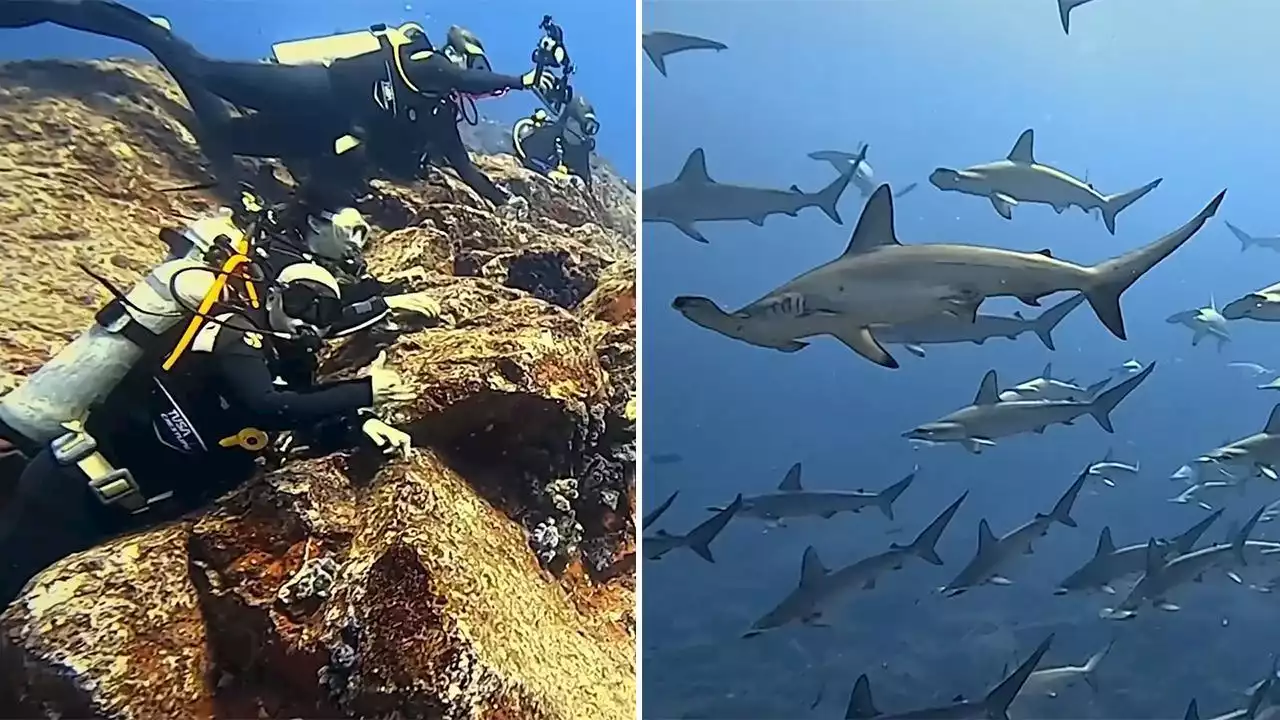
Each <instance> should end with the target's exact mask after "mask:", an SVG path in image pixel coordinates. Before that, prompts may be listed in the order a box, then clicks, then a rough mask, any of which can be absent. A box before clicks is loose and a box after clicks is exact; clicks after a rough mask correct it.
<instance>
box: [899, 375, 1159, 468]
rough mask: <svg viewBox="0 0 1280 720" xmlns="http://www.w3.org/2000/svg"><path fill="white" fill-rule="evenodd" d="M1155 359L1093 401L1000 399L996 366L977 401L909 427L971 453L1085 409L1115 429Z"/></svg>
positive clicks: (913, 435) (1069, 419) (914, 435)
mask: <svg viewBox="0 0 1280 720" xmlns="http://www.w3.org/2000/svg"><path fill="white" fill-rule="evenodd" d="M1155 366H1156V364H1155V363H1154V362H1153V363H1151V364H1150V365H1147V367H1146V368H1144V369H1143V371H1142V372H1140V373H1138V374H1137V375H1134V376H1133V377H1130V378H1127V379H1125V380H1123V381H1121V382H1119V383H1117V384H1116V385H1115V386H1114V387H1112V388H1110V389H1108V390H1104V391H1103V392H1101V393H1099V394H1098V396H1097V397H1095V398H1093V399H1092V400H1090V401H1088V402H1077V401H1071V400H1013V401H1009V402H1001V401H1000V393H999V390H998V388H997V385H996V372H995V370H989V371H987V374H986V375H985V376H983V378H982V384H981V385H980V386H979V387H978V393H977V395H976V396H975V397H974V399H973V403H972V404H971V405H968V406H966V407H963V408H960V409H959V410H956V411H955V412H952V413H950V414H948V415H945V416H943V417H941V418H939V419H938V420H935V421H933V422H931V423H925V424H924V425H919V426H917V427H915V428H913V429H911V430H908V431H907V432H905V433H903V436H904V437H907V438H910V439H913V440H928V441H930V442H934V443H943V442H952V443H959V444H961V445H963V446H964V447H965V449H966V450H968V451H969V452H971V453H974V454H977V453H980V452H982V448H984V447H990V446H993V445H995V441H996V440H997V439H999V438H1002V437H1009V436H1011V435H1020V434H1022V433H1029V432H1035V433H1042V432H1044V431H1045V429H1046V428H1047V427H1048V426H1050V425H1058V424H1063V425H1070V424H1072V423H1073V422H1074V421H1075V420H1076V419H1077V418H1079V417H1080V416H1082V415H1089V416H1090V417H1092V418H1093V419H1094V420H1095V421H1097V423H1098V426H1099V427H1101V428H1102V429H1103V430H1105V431H1107V432H1109V433H1113V432H1115V428H1114V427H1112V425H1111V412H1112V411H1113V410H1115V408H1116V406H1117V405H1119V404H1120V402H1121V401H1122V400H1124V399H1125V398H1126V397H1127V396H1128V395H1129V393H1131V392H1133V391H1134V390H1135V389H1136V388H1137V387H1138V386H1139V385H1141V384H1142V381H1144V380H1146V379H1147V376H1148V375H1150V374H1151V372H1152V370H1154V369H1155Z"/></svg>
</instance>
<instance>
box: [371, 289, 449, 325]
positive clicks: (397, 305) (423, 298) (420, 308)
mask: <svg viewBox="0 0 1280 720" xmlns="http://www.w3.org/2000/svg"><path fill="white" fill-rule="evenodd" d="M383 301H384V302H386V303H387V307H389V308H391V309H392V310H399V311H401V312H406V313H413V314H415V315H421V316H423V317H425V318H427V319H428V320H434V319H436V318H438V317H440V303H439V302H438V301H437V300H436V299H435V298H433V297H431V295H430V294H428V293H425V292H413V293H405V294H404V295H392V296H391V297H386V298H383Z"/></svg>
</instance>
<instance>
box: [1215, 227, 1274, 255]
mask: <svg viewBox="0 0 1280 720" xmlns="http://www.w3.org/2000/svg"><path fill="white" fill-rule="evenodd" d="M1225 224H1226V226H1227V229H1228V230H1230V231H1231V234H1232V235H1235V236H1236V239H1237V240H1239V241H1240V252H1244V251H1245V250H1248V249H1249V248H1251V247H1255V246H1256V247H1260V248H1266V249H1268V250H1274V251H1276V252H1280V235H1250V234H1249V233H1247V232H1245V231H1243V230H1241V229H1240V228H1238V227H1236V226H1235V225H1232V224H1231V223H1225Z"/></svg>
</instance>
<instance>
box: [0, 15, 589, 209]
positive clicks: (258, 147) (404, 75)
mask: <svg viewBox="0 0 1280 720" xmlns="http://www.w3.org/2000/svg"><path fill="white" fill-rule="evenodd" d="M46 22H47V23H54V24H57V25H61V26H63V27H68V28H73V29H77V30H83V31H86V32H91V33H95V34H98V35H105V36H109V37H114V38H118V39H121V40H124V41H127V42H130V43H133V44H135V45H139V46H141V47H143V48H145V49H147V50H148V51H150V52H151V54H152V55H154V56H155V57H156V59H157V60H158V61H159V62H160V64H161V65H163V66H164V68H165V69H166V70H167V71H168V72H169V73H170V74H171V75H172V76H173V77H174V79H175V80H176V81H177V83H178V85H179V87H180V88H181V89H182V91H183V93H184V94H185V95H186V96H187V100H188V102H189V103H190V104H191V106H192V109H193V111H194V115H195V117H196V120H197V125H198V127H197V128H195V130H196V135H197V138H198V139H199V141H200V146H201V149H202V150H203V151H204V154H205V155H206V156H207V157H208V158H209V159H210V161H211V162H212V163H213V164H214V168H215V174H216V175H217V178H218V182H219V183H220V184H221V186H222V189H224V190H231V189H232V188H233V187H234V183H235V182H236V179H235V177H234V175H235V171H234V164H233V159H232V156H234V155H244V156H252V157H277V158H280V159H281V160H282V161H284V162H285V163H286V164H290V163H292V164H293V166H294V167H299V168H302V169H304V170H305V172H303V173H301V174H300V177H305V178H307V182H306V186H307V193H308V195H309V199H310V200H311V201H312V202H315V203H316V204H319V205H321V206H324V207H327V208H330V209H335V210H336V209H339V208H341V207H343V206H347V205H350V204H352V202H353V197H354V195H355V194H356V193H358V192H359V190H360V189H362V188H363V186H364V180H365V177H364V172H363V170H364V169H365V168H366V167H368V166H373V167H374V168H376V169H378V170H380V171H382V172H384V173H386V174H387V175H388V176H389V177H390V179H393V180H399V181H407V180H412V179H416V178H417V177H418V176H419V174H420V173H421V171H422V165H423V163H424V161H437V162H438V161H444V162H446V163H447V164H448V165H450V166H452V167H453V168H454V170H456V171H457V173H458V175H459V177H461V178H462V180H463V181H464V182H466V183H467V185H469V186H471V187H472V188H473V189H475V191H476V192H477V193H479V194H480V195H481V196H482V197H484V198H485V199H486V200H488V201H490V202H492V203H494V204H495V205H497V206H500V207H501V206H507V205H509V204H510V203H513V202H514V203H516V204H517V205H525V204H527V203H526V202H524V201H523V199H522V198H521V199H519V200H516V199H515V198H516V196H513V195H511V194H510V193H508V192H507V191H505V190H503V189H500V188H498V187H497V186H496V185H494V183H493V182H492V181H491V180H490V179H489V178H488V177H486V176H485V175H484V174H483V173H482V172H480V170H479V169H478V168H476V167H475V165H474V164H473V163H472V162H471V159H470V157H469V156H468V154H467V152H466V148H465V147H464V145H463V143H462V138H461V135H460V133H459V130H458V126H457V122H458V119H459V117H460V115H461V114H462V103H463V102H464V101H466V100H474V98H481V97H497V96H500V95H502V94H505V93H506V92H507V91H509V90H533V91H535V93H537V94H538V95H539V97H543V96H547V95H554V94H556V93H557V92H558V88H557V85H558V83H559V82H560V81H559V80H558V79H557V78H556V76H555V75H554V73H552V72H551V71H550V70H549V69H548V68H549V67H551V66H549V65H547V64H544V63H543V62H538V63H536V65H535V67H534V69H532V70H530V71H529V72H526V73H524V74H523V75H520V76H513V75H501V74H498V73H494V72H492V70H491V69H490V66H489V62H488V59H487V58H486V56H485V51H484V46H483V44H482V43H481V42H480V40H479V38H477V37H476V36H475V35H474V34H473V33H471V32H469V31H468V30H466V29H464V28H461V27H457V26H454V27H451V28H450V29H449V31H448V36H447V41H446V43H445V45H444V46H443V47H442V48H440V49H438V50H437V49H436V48H434V47H433V46H432V44H431V42H430V41H429V40H428V38H427V35H426V32H425V31H423V29H422V28H421V27H420V26H418V25H416V24H414V23H407V24H405V25H402V26H400V27H398V28H389V27H387V26H385V25H374V26H373V27H371V28H370V29H369V30H368V31H361V32H357V33H346V34H343V35H337V36H332V37H329V38H313V39H308V40H299V41H293V42H289V43H279V44H277V45H276V46H275V47H274V48H273V51H274V53H275V62H265V63H264V62H245V61H232V60H215V59H212V58H209V57H207V56H205V55H204V54H202V53H201V52H199V51H198V50H196V49H195V48H194V47H193V46H192V45H190V44H189V43H187V42H186V41H184V40H182V39H180V38H179V37H177V36H176V35H174V34H173V33H172V32H170V30H169V29H168V26H167V25H168V24H167V22H166V23H164V24H162V23H160V22H158V21H156V20H153V19H151V18H149V17H147V16H146V15H143V14H141V13H138V12H135V11H133V10H131V9H129V8H127V7H125V6H123V5H120V4H119V3H116V2H114V1H113V0H5V2H0V27H9V28H18V27H28V26H31V25H37V24H40V23H46ZM538 52H541V53H543V55H544V56H546V57H548V58H550V60H551V61H552V62H554V61H555V60H556V59H557V58H566V59H567V55H566V54H565V51H564V48H563V47H562V46H558V45H556V43H555V41H554V40H549V39H548V38H543V40H542V42H541V43H540V46H539V51H538ZM535 55H536V53H535ZM228 104H229V105H231V106H235V107H236V108H238V109H240V110H242V111H243V110H248V111H251V112H250V113H249V114H244V113H242V114H241V115H240V116H233V115H232V113H231V111H230V108H228Z"/></svg>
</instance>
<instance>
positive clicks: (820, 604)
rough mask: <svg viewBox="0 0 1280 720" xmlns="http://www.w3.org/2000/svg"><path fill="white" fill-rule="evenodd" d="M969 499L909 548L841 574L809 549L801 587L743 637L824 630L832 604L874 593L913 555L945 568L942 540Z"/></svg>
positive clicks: (899, 548)
mask: <svg viewBox="0 0 1280 720" xmlns="http://www.w3.org/2000/svg"><path fill="white" fill-rule="evenodd" d="M968 496H969V493H968V492H966V493H964V494H963V495H961V496H960V498H959V499H957V500H956V501H955V502H953V503H951V505H949V506H948V507H947V509H946V510H943V511H942V513H941V514H940V515H938V517H937V518H935V519H934V521H933V522H931V523H929V525H928V527H926V528H925V529H924V530H922V531H921V532H920V534H919V535H918V536H917V537H916V539H915V540H913V541H911V543H909V544H907V545H899V544H898V543H890V544H889V549H888V550H886V551H885V552H882V553H879V554H878V555H872V556H871V557H868V558H864V559H862V560H859V561H858V562H856V563H853V564H852V565H848V566H845V567H842V568H840V569H839V570H828V569H827V568H826V567H825V566H824V565H823V564H822V560H821V559H820V558H819V557H818V551H817V550H815V549H814V547H813V546H812V545H810V546H809V547H807V548H805V551H804V557H803V558H802V559H801V562H800V584H799V585H798V586H797V587H796V588H795V589H794V590H792V591H791V592H790V593H789V594H788V595H787V596H786V597H785V598H783V600H782V602H780V603H778V606H777V607H775V608H774V609H772V610H770V611H769V612H768V613H766V614H765V615H764V617H762V618H760V619H759V620H757V621H756V622H755V623H754V624H752V626H751V629H750V630H748V631H747V632H746V633H745V634H744V635H743V637H744V638H751V637H756V636H757V635H760V634H761V633H764V632H767V631H769V630H773V629H775V628H780V627H782V626H784V625H787V624H790V623H793V622H800V623H803V624H805V625H811V626H819V627H820V626H822V623H821V622H820V620H821V618H822V613H823V610H824V609H825V607H826V605H827V604H828V603H830V602H832V601H834V600H836V599H837V598H839V597H841V596H843V595H844V594H846V593H847V592H849V591H850V590H854V589H863V590H871V589H874V588H875V586H876V582H877V581H878V580H879V578H880V576H881V575H884V574H885V573H888V572H892V571H894V570H901V569H902V566H903V564H904V563H905V561H906V559H907V557H909V556H911V555H914V556H916V557H918V558H920V559H921V560H924V561H925V562H927V563H929V564H930V565H941V564H942V558H940V557H938V551H937V544H938V539H939V538H941V537H942V533H943V531H945V530H946V529H947V525H949V524H950V523H951V518H953V517H955V514H956V511H957V510H959V509H960V505H961V504H962V503H964V500H965V498H967V497H968Z"/></svg>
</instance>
